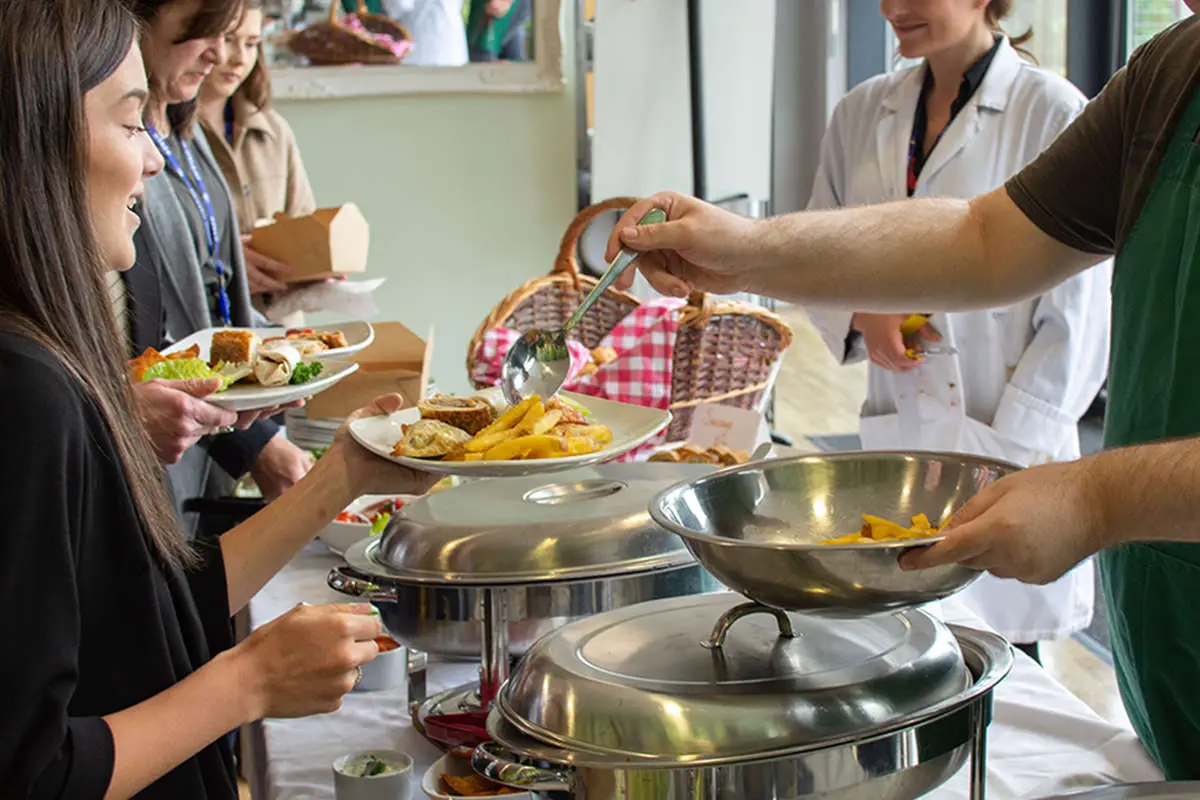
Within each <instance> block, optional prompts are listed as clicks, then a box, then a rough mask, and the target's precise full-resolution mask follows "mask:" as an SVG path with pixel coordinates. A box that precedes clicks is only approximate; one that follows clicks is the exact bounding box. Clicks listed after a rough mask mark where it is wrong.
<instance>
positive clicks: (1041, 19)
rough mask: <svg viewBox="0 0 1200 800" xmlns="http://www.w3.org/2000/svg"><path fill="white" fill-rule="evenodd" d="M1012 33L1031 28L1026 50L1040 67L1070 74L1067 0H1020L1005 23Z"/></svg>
mask: <svg viewBox="0 0 1200 800" xmlns="http://www.w3.org/2000/svg"><path fill="white" fill-rule="evenodd" d="M1002 24H1003V26H1004V30H1005V31H1007V32H1008V34H1009V36H1014V37H1015V36H1020V35H1021V34H1023V33H1025V31H1028V30H1032V31H1033V38H1032V39H1030V40H1029V42H1028V43H1027V44H1025V46H1024V49H1026V50H1028V51H1029V52H1030V53H1032V54H1033V57H1034V58H1036V59H1037V62H1038V64H1039V65H1040V66H1042V67H1044V68H1045V69H1048V70H1050V71H1052V72H1057V73H1058V74H1059V75H1062V76H1063V77H1064V78H1065V77H1066V75H1067V0H1017V2H1015V3H1013V10H1012V13H1011V14H1009V16H1008V19H1006V20H1004V22H1003V23H1002Z"/></svg>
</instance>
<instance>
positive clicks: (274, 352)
mask: <svg viewBox="0 0 1200 800" xmlns="http://www.w3.org/2000/svg"><path fill="white" fill-rule="evenodd" d="M300 363H301V361H300V352H299V351H298V350H296V348H294V347H292V346H291V345H286V344H274V345H269V346H268V345H263V346H262V347H261V348H259V350H258V358H257V359H256V360H255V361H254V379H255V380H256V381H258V382H259V383H260V384H262V385H263V386H267V387H271V386H285V385H287V383H288V382H289V381H291V379H292V373H293V372H295V371H296V367H297V366H298V365H299V364H300Z"/></svg>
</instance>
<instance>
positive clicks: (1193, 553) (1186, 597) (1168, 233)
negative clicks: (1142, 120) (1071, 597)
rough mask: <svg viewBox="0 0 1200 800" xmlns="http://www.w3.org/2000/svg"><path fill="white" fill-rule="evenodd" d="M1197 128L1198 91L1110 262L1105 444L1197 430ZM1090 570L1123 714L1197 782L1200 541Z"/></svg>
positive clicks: (1132, 550) (1117, 556)
mask: <svg viewBox="0 0 1200 800" xmlns="http://www.w3.org/2000/svg"><path fill="white" fill-rule="evenodd" d="M1198 132H1200V93H1197V94H1196V96H1195V97H1193V98H1192V101H1191V104H1190V105H1189V106H1188V109H1187V112H1186V113H1185V115H1184V118H1183V121H1182V122H1181V123H1180V125H1179V127H1178V129H1177V130H1176V132H1175V136H1174V138H1173V139H1172V141H1171V144H1170V147H1169V149H1168V151H1167V154H1166V157H1165V158H1164V159H1163V162H1162V164H1161V166H1160V167H1159V169H1158V176H1157V178H1156V180H1155V183H1154V187H1153V188H1152V189H1151V191H1150V195H1149V197H1148V198H1147V200H1146V206H1145V208H1143V209H1142V212H1141V215H1140V216H1139V218H1138V220H1137V222H1136V223H1135V224H1134V227H1133V230H1132V231H1131V232H1130V235H1129V238H1128V240H1127V242H1126V243H1125V245H1124V247H1123V248H1122V250H1121V253H1120V255H1119V256H1118V257H1117V260H1116V267H1115V271H1114V277H1113V328H1112V340H1113V348H1112V360H1111V364H1110V368H1109V383H1108V386H1109V396H1108V419H1107V422H1106V426H1105V432H1104V439H1105V446H1106V447H1121V446H1124V445H1131V444H1139V443H1143V442H1151V441H1155V440H1159V439H1166V438H1169V437H1177V436H1195V435H1197V434H1200V144H1198V143H1197V142H1196V137H1197V133H1198ZM1126 502H1130V503H1137V502H1139V499H1138V498H1128V499H1127V501H1126ZM1197 511H1198V512H1200V509H1197ZM1100 572H1101V578H1102V580H1103V585H1104V593H1105V597H1106V600H1107V602H1108V610H1109V625H1110V629H1111V632H1112V642H1113V658H1114V661H1115V663H1116V668H1117V680H1118V683H1119V684H1120V688H1121V697H1122V699H1123V700H1124V701H1125V708H1126V710H1127V711H1128V712H1129V718H1130V720H1131V721H1132V722H1133V726H1134V728H1135V729H1136V730H1137V732H1138V734H1139V735H1140V736H1141V737H1142V741H1143V742H1144V743H1145V744H1146V747H1147V748H1149V750H1150V752H1151V754H1152V755H1153V756H1154V758H1155V760H1156V761H1157V762H1158V764H1159V766H1161V767H1162V768H1163V771H1164V772H1166V774H1167V777H1168V778H1171V779H1173V780H1178V779H1183V778H1191V779H1195V778H1200V544H1130V545H1123V546H1121V547H1117V548H1113V549H1111V550H1107V551H1105V552H1103V553H1101V555H1100Z"/></svg>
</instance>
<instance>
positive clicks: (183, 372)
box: [142, 358, 229, 391]
mask: <svg viewBox="0 0 1200 800" xmlns="http://www.w3.org/2000/svg"><path fill="white" fill-rule="evenodd" d="M156 378H157V379H161V380H165V381H186V380H207V379H208V378H221V388H220V391H225V390H226V389H228V388H229V381H228V378H227V377H225V376H223V375H220V374H218V373H216V372H214V371H213V369H212V368H211V367H210V366H208V364H206V363H204V361H203V360H202V359H199V358H170V359H167V360H166V361H160V362H158V363H157V364H155V365H154V366H152V367H150V368H149V369H147V370H146V371H145V372H144V373H143V374H142V380H143V381H149V380H154V379H156Z"/></svg>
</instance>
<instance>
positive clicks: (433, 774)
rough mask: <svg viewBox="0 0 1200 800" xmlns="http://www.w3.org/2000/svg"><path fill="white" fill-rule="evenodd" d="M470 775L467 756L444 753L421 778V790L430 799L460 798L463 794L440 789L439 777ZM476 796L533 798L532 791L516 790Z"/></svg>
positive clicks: (524, 799)
mask: <svg viewBox="0 0 1200 800" xmlns="http://www.w3.org/2000/svg"><path fill="white" fill-rule="evenodd" d="M446 774H450V775H455V776H459V775H464V776H465V775H470V774H472V772H471V765H470V764H469V763H468V762H467V760H466V759H465V758H455V757H454V756H451V755H444V756H442V757H441V758H439V759H438V760H437V761H435V762H433V766H432V767H430V768H429V769H427V770H425V775H424V776H423V777H422V778H421V791H422V792H424V793H425V796H426V797H428V798H430V800H460V797H461V795H457V794H445V793H444V792H442V791H440V790H439V789H438V778H440V777H442V776H443V775H446ZM475 796H476V797H496V798H503V800H533V794H531V793H530V792H516V793H515V794H477V795H475Z"/></svg>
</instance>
